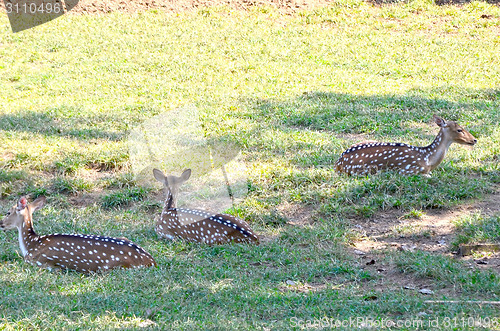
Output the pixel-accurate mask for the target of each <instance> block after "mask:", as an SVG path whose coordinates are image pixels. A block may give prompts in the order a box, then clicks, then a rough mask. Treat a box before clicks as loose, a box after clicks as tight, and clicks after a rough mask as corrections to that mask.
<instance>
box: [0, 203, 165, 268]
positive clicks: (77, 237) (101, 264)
mask: <svg viewBox="0 0 500 331" xmlns="http://www.w3.org/2000/svg"><path fill="white" fill-rule="evenodd" d="M44 203H45V198H44V197H40V198H38V199H36V200H35V201H33V202H32V203H31V204H29V205H28V201H27V200H26V198H25V197H22V198H21V199H19V201H18V203H17V205H15V206H13V207H12V208H11V209H10V210H9V212H8V213H7V216H5V218H4V219H3V220H2V221H0V227H1V228H2V229H4V230H9V229H16V228H17V230H18V232H19V246H20V248H21V253H22V255H23V257H24V260H25V261H26V262H29V263H31V264H33V265H37V266H39V267H42V268H48V269H52V268H60V269H72V270H76V271H79V272H83V273H90V272H98V271H105V270H108V269H112V268H118V267H123V268H138V267H149V266H156V262H155V260H154V259H153V258H152V257H151V255H149V253H148V252H146V251H145V250H144V249H142V248H141V247H139V246H137V245H136V244H134V243H132V242H130V241H128V240H127V239H124V238H112V237H104V236H95V235H83V234H58V233H56V234H49V235H45V236H39V235H37V234H36V233H35V231H34V230H33V219H32V217H33V212H34V211H36V210H38V209H40V208H41V207H42V206H43V205H44Z"/></svg>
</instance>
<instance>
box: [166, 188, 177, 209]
mask: <svg viewBox="0 0 500 331" xmlns="http://www.w3.org/2000/svg"><path fill="white" fill-rule="evenodd" d="M175 208H177V199H175V198H174V195H173V193H172V190H171V189H170V188H167V199H166V200H165V209H175Z"/></svg>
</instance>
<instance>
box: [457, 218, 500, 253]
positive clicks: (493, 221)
mask: <svg viewBox="0 0 500 331" xmlns="http://www.w3.org/2000/svg"><path fill="white" fill-rule="evenodd" d="M455 226H456V227H457V237H456V239H455V241H454V243H453V245H454V246H458V245H459V244H469V243H498V242H499V241H500V213H496V214H494V215H491V216H485V215H482V214H481V213H480V212H478V213H474V214H466V215H463V216H462V217H461V218H459V219H458V220H456V221H455Z"/></svg>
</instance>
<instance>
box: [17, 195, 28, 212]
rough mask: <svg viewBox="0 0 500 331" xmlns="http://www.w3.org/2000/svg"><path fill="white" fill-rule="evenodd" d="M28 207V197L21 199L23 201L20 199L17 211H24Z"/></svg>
mask: <svg viewBox="0 0 500 331" xmlns="http://www.w3.org/2000/svg"><path fill="white" fill-rule="evenodd" d="M27 205H28V200H26V197H21V199H19V201H18V202H17V210H18V211H21V210H24V208H26V206H27Z"/></svg>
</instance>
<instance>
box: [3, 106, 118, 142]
mask: <svg viewBox="0 0 500 331" xmlns="http://www.w3.org/2000/svg"><path fill="white" fill-rule="evenodd" d="M93 125H94V122H93V120H92V119H91V118H85V119H83V118H81V119H74V118H72V119H69V118H58V117H57V116H51V115H49V114H47V113H39V112H31V111H22V112H19V113H16V114H2V115H0V130H3V131H11V132H31V133H37V134H42V135H45V136H59V137H71V138H76V139H80V140H86V139H92V138H102V139H107V140H113V141H118V140H121V139H123V137H124V135H125V133H121V132H111V131H106V130H102V129H97V128H92V126H93ZM110 125H111V123H110Z"/></svg>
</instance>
